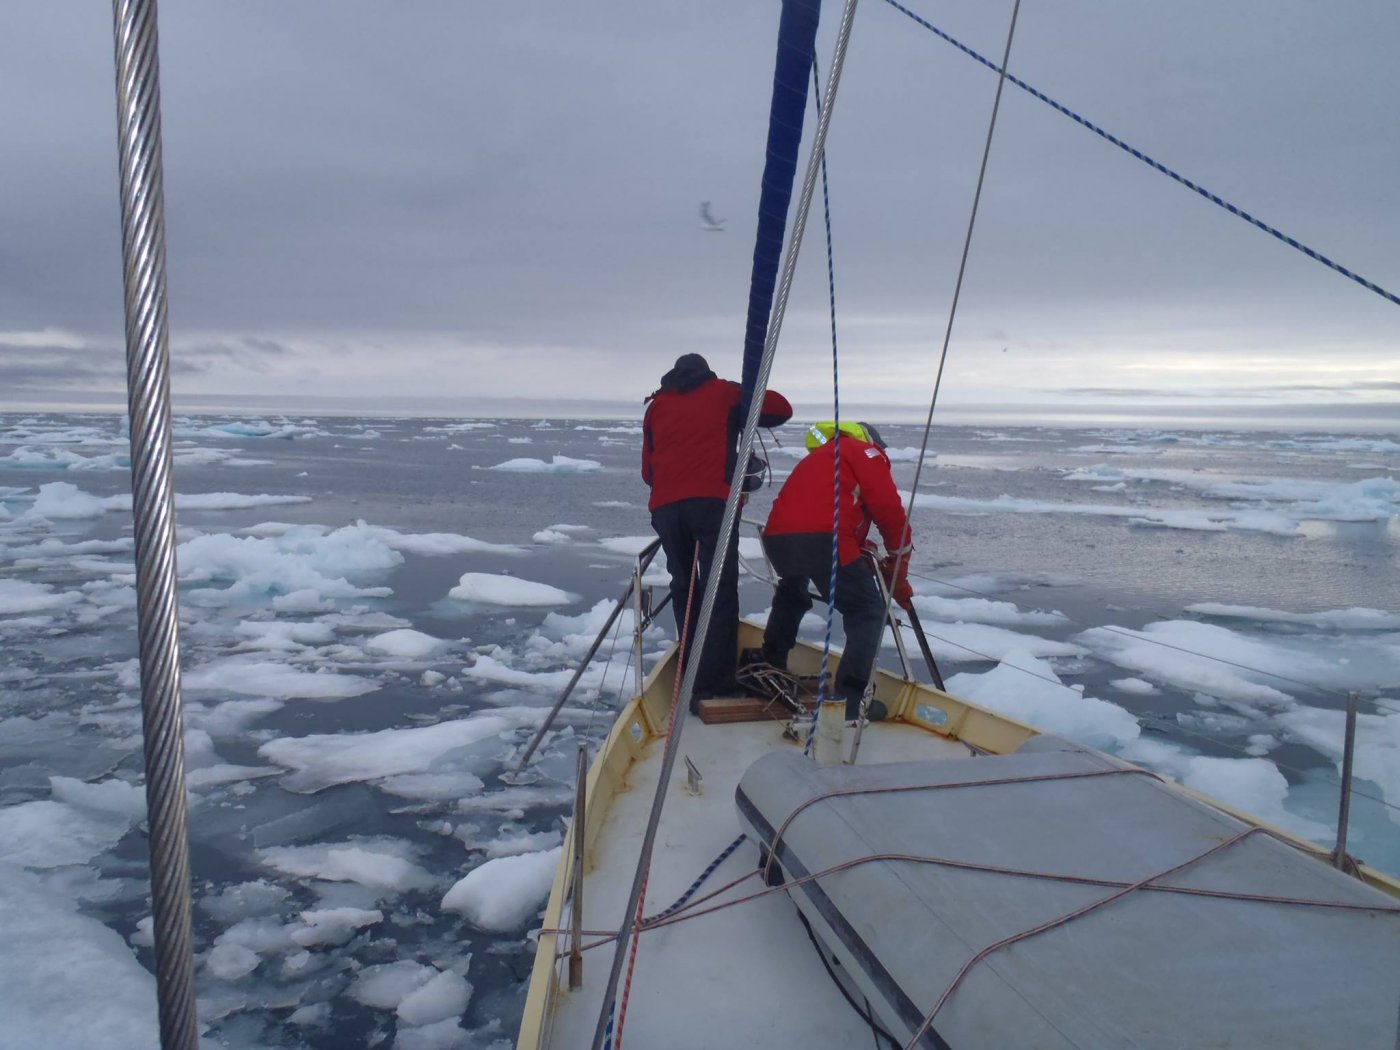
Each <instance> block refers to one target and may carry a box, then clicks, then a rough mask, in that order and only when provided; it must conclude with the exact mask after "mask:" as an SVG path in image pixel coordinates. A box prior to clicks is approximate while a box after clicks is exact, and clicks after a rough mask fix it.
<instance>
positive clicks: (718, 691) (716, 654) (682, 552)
mask: <svg viewBox="0 0 1400 1050" xmlns="http://www.w3.org/2000/svg"><path fill="white" fill-rule="evenodd" d="M739 402H740V388H739V384H738V383H734V382H731V381H729V380H727V379H720V378H719V377H717V376H716V375H715V374H714V372H712V371H711V370H710V366H709V363H708V362H706V360H705V359H704V358H703V357H701V356H700V355H699V354H682V355H681V356H680V357H679V358H677V359H676V364H675V367H674V368H672V369H671V370H670V371H669V372H667V373H666V374H665V375H664V376H662V377H661V386H660V388H659V389H657V390H656V391H655V392H653V393H652V394H651V395H650V396H649V397H648V398H647V409H646V415H645V416H644V417H643V420H642V480H643V481H645V482H646V483H647V486H648V487H649V488H650V489H651V499H650V500H649V501H648V504H647V507H648V509H649V510H650V511H651V525H652V528H654V529H655V530H656V534H657V536H659V537H660V538H661V547H662V549H663V550H664V551H665V552H666V562H667V565H668V566H669V568H670V570H671V606H672V608H673V609H674V610H675V615H676V631H677V637H680V635H681V634H685V636H686V637H687V638H692V639H693V638H694V637H695V632H696V624H695V621H696V618H697V614H698V613H699V611H700V601H701V596H702V595H703V594H704V591H705V581H706V579H707V578H708V576H709V573H710V566H711V565H712V564H713V562H714V559H715V552H716V550H717V548H718V546H719V530H720V524H721V522H722V521H723V518H724V504H725V501H726V500H727V499H728V497H729V486H730V482H731V481H732V479H733V477H734V467H735V460H736V459H737V445H738V436H739V432H740V430H741V429H742V428H743V423H744V420H742V419H740V418H739ZM791 418H792V405H790V404H789V403H788V400H787V398H785V397H783V395H782V394H779V393H778V392H777V391H774V390H769V391H767V392H766V393H765V394H764V395H763V405H762V408H761V412H760V415H759V419H758V423H759V426H764V427H776V426H779V425H781V424H783V423H786V422H787V421H788V420H789V419H791ZM729 539H730V542H729V546H728V550H727V554H726V556H725V557H724V559H723V563H724V569H723V572H722V573H721V575H720V583H719V592H718V593H717V595H716V596H715V605H714V611H713V614H712V616H711V618H710V628H709V631H708V632H707V633H706V638H705V649H704V652H703V653H701V655H700V666H699V667H698V668H697V669H696V674H695V689H694V693H693V695H692V697H691V709H692V710H694V709H695V705H696V703H697V702H698V701H699V700H702V699H704V698H706V697H708V696H727V695H731V694H733V693H734V692H735V691H736V690H737V688H738V687H737V685H736V684H735V681H734V669H735V657H736V650H737V649H738V645H739V559H738V546H739V530H738V527H737V523H736V527H735V529H734V533H733V535H732V536H730V538H729ZM697 544H698V545H699V560H700V568H699V575H698V578H697V579H696V583H695V601H694V607H693V608H689V609H688V608H687V599H688V597H689V595H690V573H691V566H692V564H693V563H694V561H695V556H696V545H697ZM687 620H688V621H689V628H688V631H687V626H686V625H687Z"/></svg>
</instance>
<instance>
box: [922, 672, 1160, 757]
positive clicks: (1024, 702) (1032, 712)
mask: <svg viewBox="0 0 1400 1050" xmlns="http://www.w3.org/2000/svg"><path fill="white" fill-rule="evenodd" d="M948 690H949V692H951V693H953V694H954V695H955V696H961V697H964V698H966V699H968V700H971V701H972V702H973V703H975V704H980V705H982V706H983V707H988V708H991V709H992V710H993V711H999V712H1000V713H1001V714H1004V715H1009V716H1010V717H1011V718H1014V719H1016V720H1017V721H1020V722H1028V723H1030V724H1031V725H1033V726H1035V727H1036V728H1038V729H1042V730H1045V731H1047V732H1051V733H1059V734H1061V735H1063V736H1066V737H1069V738H1070V739H1071V740H1077V741H1079V742H1080V743H1082V744H1088V745H1089V746H1091V747H1098V748H1108V749H1110V750H1118V749H1119V748H1121V747H1122V746H1123V745H1124V744H1127V743H1128V742H1129V741H1132V740H1136V739H1137V737H1138V734H1139V733H1140V732H1141V729H1140V727H1139V726H1138V721H1137V719H1136V718H1134V717H1133V716H1132V715H1131V714H1130V713H1128V712H1127V711H1125V710H1123V708H1121V707H1119V706H1118V705H1117V704H1111V703H1109V702H1108V701H1106V700H1097V699H1095V698H1093V697H1090V696H1084V695H1083V694H1082V693H1080V692H1078V691H1077V690H1075V689H1071V688H1070V687H1069V686H1067V685H1064V684H1063V683H1062V682H1061V681H1060V679H1059V676H1058V675H1056V674H1055V671H1054V669H1053V668H1051V666H1050V665H1049V664H1048V663H1046V662H1045V661H1044V660H1040V659H1037V658H1036V657H1034V656H1032V655H1031V654H1029V653H1027V652H1025V651H1024V650H1023V651H1012V652H1010V653H1007V654H1006V655H1005V656H1004V657H1003V658H1002V660H1001V662H1000V663H999V664H998V665H997V666H996V667H994V668H993V669H992V670H990V671H987V672H985V673H984V674H968V673H963V674H957V675H953V676H952V677H951V678H949V679H948Z"/></svg>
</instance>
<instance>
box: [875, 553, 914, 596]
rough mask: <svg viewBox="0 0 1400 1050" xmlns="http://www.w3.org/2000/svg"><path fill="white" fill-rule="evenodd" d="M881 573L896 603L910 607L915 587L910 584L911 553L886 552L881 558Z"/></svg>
mask: <svg viewBox="0 0 1400 1050" xmlns="http://www.w3.org/2000/svg"><path fill="white" fill-rule="evenodd" d="M880 575H881V576H883V577H884V579H885V587H886V588H887V589H888V590H889V592H890V596H891V597H892V598H893V599H894V601H895V604H896V605H898V606H899V607H900V608H901V609H908V608H909V607H910V605H911V604H913V601H914V588H913V587H911V586H909V555H908V554H907V553H906V554H904V555H897V554H886V555H885V556H884V558H882V559H881V560H880Z"/></svg>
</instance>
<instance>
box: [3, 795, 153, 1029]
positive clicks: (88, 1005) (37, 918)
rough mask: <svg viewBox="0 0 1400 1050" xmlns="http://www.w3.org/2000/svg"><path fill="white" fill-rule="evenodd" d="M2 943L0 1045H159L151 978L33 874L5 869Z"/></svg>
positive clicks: (121, 945)
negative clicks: (1, 1030) (1, 1024)
mask: <svg viewBox="0 0 1400 1050" xmlns="http://www.w3.org/2000/svg"><path fill="white" fill-rule="evenodd" d="M3 812H4V811H3V810H0V813H3ZM0 943H3V944H4V946H5V948H4V951H0V1018H3V1032H0V1045H5V1046H9V1047H14V1048H16V1050H19V1048H27V1047H45V1046H52V1047H62V1046H72V1047H77V1046H81V1047H83V1048H85V1050H136V1048H137V1047H153V1046H157V1045H159V1043H160V1027H159V1024H158V1021H157V1016H156V987H155V978H153V977H152V976H151V975H150V974H149V973H148V972H147V971H146V970H145V968H144V967H142V965H141V964H140V963H139V962H137V961H136V957H135V956H134V955H133V954H132V953H131V949H129V948H128V947H127V946H126V943H125V942H124V941H123V940H122V938H121V935H120V934H118V933H117V932H116V931H115V930H111V929H109V928H108V927H106V926H104V925H103V924H102V923H101V922H99V921H98V920H97V919H93V918H88V917H87V916H84V915H80V914H79V913H78V905H77V902H76V901H74V900H72V899H71V898H69V897H67V896H65V895H63V894H61V893H54V892H52V891H50V890H48V889H47V888H46V887H45V886H44V884H43V882H42V881H41V880H40V879H38V878H36V877H35V876H34V875H31V874H30V873H28V872H26V871H23V870H22V869H20V868H16V867H13V866H11V865H8V864H4V863H0Z"/></svg>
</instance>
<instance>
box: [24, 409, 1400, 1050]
mask: <svg viewBox="0 0 1400 1050" xmlns="http://www.w3.org/2000/svg"><path fill="white" fill-rule="evenodd" d="M883 432H884V436H885V437H886V439H887V440H888V441H889V444H890V454H891V458H892V459H893V460H894V463H895V472H896V479H897V481H898V482H899V484H900V485H901V487H902V488H903V489H904V490H905V492H906V498H908V494H909V492H910V490H911V488H912V487H913V485H914V482H915V475H916V471H917V473H918V488H917V493H916V494H915V495H914V496H913V504H914V507H913V513H912V521H913V529H914V535H915V543H916V549H915V553H914V560H913V574H912V575H913V583H914V587H915V591H916V593H917V597H916V606H917V609H918V611H919V614H920V619H921V620H922V622H923V626H924V628H925V630H926V632H927V635H928V637H929V641H930V643H931V645H932V648H933V651H934V653H935V656H936V658H937V660H938V662H939V664H940V665H941V669H942V672H943V674H944V675H945V677H946V678H947V680H948V684H949V687H950V689H952V690H953V691H954V692H957V693H959V694H961V695H964V696H966V697H968V698H970V699H973V700H975V701H977V702H979V703H983V704H986V705H988V706H991V707H995V708H998V709H1000V710H1003V711H1005V712H1006V713H1008V714H1010V715H1012V716H1014V717H1016V718H1020V719H1024V720H1026V721H1030V722H1032V723H1035V724H1037V725H1039V726H1041V727H1042V728H1045V729H1047V730H1051V731H1055V732H1060V733H1064V734H1066V735H1068V736H1071V737H1073V738H1075V739H1078V740H1081V741H1083V742H1085V743H1088V744H1091V745H1093V746H1096V747H1101V748H1105V749H1107V750H1109V751H1112V752H1114V753H1116V754H1120V755H1123V756H1124V757H1126V758H1129V759H1131V760H1133V761H1136V762H1140V763H1142V764H1144V765H1147V766H1149V767H1151V768H1153V769H1155V770H1157V771H1158V772H1160V773H1163V774H1165V775H1168V776H1171V777H1173V778H1175V779H1178V780H1180V781H1181V782H1183V783H1185V784H1186V785H1188V786H1190V787H1193V788H1197V789H1199V790H1202V791H1205V792H1208V793H1210V794H1212V795H1214V796H1216V797H1218V798H1221V799H1222V800H1224V801H1226V802H1228V803H1231V804H1233V805H1236V806H1238V807H1240V808H1242V809H1245V810H1247V811H1250V812H1253V813H1255V814H1257V815H1259V816H1261V817H1263V818H1265V819H1267V820H1269V821H1272V822H1274V823H1276V824H1279V825H1281V826H1283V827H1285V828H1288V829H1289V830H1292V831H1294V832H1297V833H1298V834H1301V835H1304V836H1306V837H1308V838H1311V839H1313V840H1315V841H1317V842H1319V843H1321V844H1324V845H1330V844H1331V843H1332V841H1333V838H1334V836H1335V833H1336V811H1337V797H1338V796H1337V782H1338V767H1339V764H1340V761H1341V741H1342V734H1343V724H1344V715H1343V711H1344V708H1345V705H1346V699H1347V695H1348V693H1352V692H1354V693H1356V694H1357V695H1358V697H1359V705H1360V718H1359V726H1358V734H1357V749H1356V775H1357V781H1356V788H1357V796H1356V797H1355V798H1354V800H1353V803H1352V809H1351V814H1352V819H1351V828H1350V839H1349V845H1350V849H1351V851H1352V852H1353V853H1355V854H1356V855H1358V856H1360V857H1362V858H1363V859H1365V860H1366V861H1368V862H1370V863H1372V864H1376V865H1378V866H1380V867H1382V868H1386V869H1388V870H1391V871H1395V870H1400V820H1397V818H1400V808H1397V807H1400V686H1397V682H1400V674H1398V673H1397V672H1400V612H1397V607H1396V598H1395V595H1396V594H1397V593H1400V592H1398V591H1397V584H1400V516H1397V515H1400V482H1397V480H1396V477H1397V471H1398V470H1400V440H1397V438H1396V436H1395V435H1386V434H1374V433H1373V434H1356V435H1349V434H1344V433H1333V434H1310V435H1306V436H1298V435H1289V434H1284V433H1267V432H1260V431H1238V432H1237V431H1230V430H1225V429H1217V430H1212V431H1208V430H1169V429H1074V428H1069V427H1062V428H1030V427H1023V428H1016V427H994V428H991V427H982V428H978V427H937V428H935V429H934V431H933V433H932V436H931V439H930V442H929V445H928V448H927V450H926V451H924V452H923V455H922V460H923V465H922V467H920V466H919V461H920V458H921V451H922V450H921V445H922V439H923V434H922V430H921V429H920V428H915V427H907V426H896V425H891V426H888V427H885V428H884V429H883ZM175 437H176V454H175V480H176V486H177V489H178V492H179V498H178V503H177V507H178V514H177V522H178V536H179V541H180V548H179V570H180V577H181V623H182V666H183V669H184V697H185V715H184V717H185V729H186V741H185V745H186V768H187V774H188V780H189V790H190V797H189V802H190V810H189V813H190V846H191V864H192V871H193V880H194V891H195V910H194V918H195V939H196V952H197V967H198V973H197V985H198V992H199V1015H200V1020H201V1023H202V1025H203V1026H204V1034H205V1038H206V1039H207V1041H208V1045H213V1046H220V1045H222V1046H230V1047H263V1046H268V1047H342V1046H371V1045H382V1046H396V1047H401V1048H404V1050H412V1048H415V1047H419V1048H427V1047H457V1046H472V1047H477V1046H485V1047H489V1046H509V1045H511V1044H512V1041H513V1039H512V1037H513V1035H514V1032H515V1028H516V1026H517V1024H518V1015H519V1010H520V1007H521V1004H522V1000H523V995H524V989H525V981H526V978H527V975H528V972H529V969H530V966H531V963H532V961H533V947H534V945H533V941H532V940H531V938H530V929H531V927H532V926H533V925H535V924H536V921H537V918H538V915H539V913H540V910H541V908H542V906H543V903H544V899H545V896H546V895H547V892H548V888H549V884H550V880H551V878H552V875H553V871H554V865H555V860H556V858H557V852H558V848H559V845H560V842H561V840H562V835H561V827H562V819H561V818H564V817H565V816H567V814H568V812H569V808H570V804H571V800H572V796H573V775H574V773H573V770H574V755H575V753H576V741H577V739H578V738H579V737H580V736H582V737H584V738H587V739H588V740H590V741H593V742H596V741H598V740H600V739H601V738H602V737H603V735H604V734H605V733H606V731H607V728H608V726H609V723H610V719H611V717H612V714H613V712H614V711H615V710H616V709H617V706H618V705H619V703H620V702H621V701H622V700H623V699H624V698H625V697H626V696H627V695H628V694H629V692H630V691H631V684H632V682H633V681H634V672H635V669H634V668H633V667H632V666H631V664H630V650H629V645H628V638H629V635H630V631H631V620H630V614H628V615H624V616H623V617H622V623H621V624H620V627H621V634H620V635H618V636H616V640H613V636H610V640H609V641H608V642H606V643H605V644H604V645H603V646H602V648H601V649H600V651H599V654H598V656H597V657H596V658H595V659H594V661H593V663H592V664H591V665H590V667H589V669H588V671H587V672H586V673H585V675H584V676H583V678H582V680H581V683H580V686H579V688H578V689H577V690H576V691H575V692H574V694H573V698H572V700H571V702H570V704H569V705H568V706H566V707H565V709H564V712H563V714H562V716H561V718H560V719H559V721H558V722H556V724H555V728H554V730H553V732H552V734H551V736H550V737H549V738H548V739H547V741H546V743H545V745H544V747H543V748H542V749H541V752H540V754H539V756H538V757H537V760H536V762H535V764H534V773H533V775H532V777H531V778H530V779H529V782H528V783H523V784H522V783H511V782H509V780H510V778H508V777H506V776H504V775H503V774H505V773H506V772H507V771H508V770H509V769H511V768H512V767H513V766H514V764H515V761H516V759H517V758H518V756H519V755H520V753H521V751H522V748H523V746H524V745H525V743H526V742H527V741H528V739H529V737H530V736H531V735H532V733H533V732H534V731H535V730H536V728H537V727H538V726H539V725H540V724H541V720H542V717H543V714H544V712H545V711H546V710H547V709H548V707H549V705H550V704H551V703H552V702H553V701H554V699H555V698H556V697H557V696H558V694H559V692H560V690H561V689H562V688H563V686H564V684H565V683H566V682H567V681H568V678H569V676H570V674H571V673H572V671H573V669H574V667H575V666H576V665H577V662H578V661H579V660H580V659H581V658H582V657H583V656H584V654H585V653H586V652H587V650H588V647H589V645H590V644H591V643H592V641H593V640H594V637H595V636H596V635H597V634H598V632H599V631H600V630H601V629H602V627H603V625H604V623H605V620H606V617H607V614H608V612H609V611H610V610H611V608H612V605H613V603H614V602H615V601H616V599H617V598H618V596H619V595H620V594H621V593H622V591H623V589H624V587H625V586H626V583H627V580H628V579H629V577H630V574H631V571H632V566H633V559H634V556H635V554H636V553H637V551H639V550H640V549H641V548H642V547H643V546H644V545H645V544H646V543H647V542H648V541H649V539H650V538H651V532H650V528H649V522H648V515H647V511H646V497H647V492H646V489H645V487H644V485H643V484H642V482H641V479H640V475H639V470H638V466H639V451H640V443H641V432H640V428H639V426H638V425H637V422H636V420H620V421H596V420H569V419H559V418H552V419H531V420H507V419H482V420H469V421H461V420H418V419H415V420H408V419H399V420H390V419H345V418H305V419H303V418H295V419H284V418H266V417H256V416H249V417H189V418H181V419H177V421H176V424H175ZM802 454H803V450H802V445H801V433H800V430H798V429H797V428H796V427H789V428H785V429H780V430H779V431H778V433H777V439H776V441H774V440H771V439H770V440H769V442H768V447H767V458H768V460H769V462H770V464H771V465H772V468H773V479H772V482H773V487H770V488H766V489H764V490H762V491H760V492H759V493H757V494H755V496H754V497H753V498H752V499H751V501H750V503H749V505H748V507H747V509H746V511H745V518H746V521H747V522H748V524H746V525H745V527H744V539H743V541H742V544H741V554H742V555H743V559H744V562H745V565H746V570H748V569H751V570H752V571H751V572H750V571H746V572H745V573H744V574H743V575H742V583H741V587H740V600H741V604H742V606H743V608H744V611H745V612H746V614H750V615H754V616H757V617H759V618H760V619H761V618H762V617H763V616H764V615H766V612H767V609H768V607H769V604H770V600H771V588H770V586H769V585H768V584H767V583H766V582H765V581H764V580H762V579H761V578H760V574H761V573H762V572H763V571H764V565H763V561H762V555H761V549H760V547H759V545H758V543H757V540H756V532H755V530H754V526H753V524H752V523H753V522H761V521H762V519H763V517H764V515H765V513H766V509H767V506H768V505H769V504H770V503H771V500H772V497H773V494H774V492H775V491H776V487H777V486H780V485H781V483H782V480H783V478H784V477H785V476H786V474H787V473H788V472H789V471H790V470H791V467H792V465H793V464H794V463H795V462H796V461H797V459H798V458H800V456H801V455H802ZM128 466H129V464H128V460H127V446H126V436H125V433H124V430H123V426H122V421H121V420H120V419H119V418H117V417H113V416H99V415H85V416H59V415H34V416H23V417H21V416H13V415H12V416H7V417H0V646H3V655H0V942H2V943H3V944H4V946H5V949H4V951H3V952H0V1016H3V1017H4V1018H5V1024H4V1025H3V1026H0V1046H15V1047H21V1046H24V1047H27V1046H38V1045H60V1044H62V1045H70V1044H71V1045H84V1046H87V1047H128V1046H131V1047H135V1046H142V1047H146V1046H151V1045H154V1044H155V1042H156V1035H155V1032H156V1027H155V1025H156V1022H155V1005H154V1004H155V991H154V981H153V978H152V977H151V975H150V970H151V969H152V967H153V958H152V950H151V944H152V939H151V920H150V918H149V909H150V903H149V896H148V884H147V877H148V876H147V861H146V849H147V839H146V827H145V811H144V792H143V789H142V757H141V738H140V724H141V715H140V698H139V671H138V668H137V665H136V662H135V656H136V637H135V615H136V612H135V606H136V595H135V587H134V569H133V564H132V557H133V556H132V541H131V522H130V503H131V501H130V489H129V479H128ZM665 580H666V575H665V573H664V569H663V568H662V566H661V565H660V564H658V566H657V567H655V568H654V569H653V570H652V572H651V573H650V574H649V576H648V582H649V583H650V584H652V585H655V586H656V587H657V588H658V593H660V592H662V591H664V587H665ZM825 627H826V624H825V609H824V608H823V607H821V606H820V605H819V606H817V608H816V609H814V610H813V612H812V613H811V614H809V616H808V618H807V620H806V621H804V633H805V634H806V635H807V636H808V637H810V638H814V639H815V638H820V637H821V636H822V634H823V633H824V631H825ZM672 635H673V629H672V622H671V620H670V618H669V615H667V616H665V617H663V619H662V621H660V622H658V623H657V624H655V625H653V626H651V627H650V628H649V629H648V630H647V632H646V636H645V641H644V651H645V658H644V659H645V662H646V663H647V664H648V665H650V664H651V663H652V662H654V661H655V660H656V659H657V658H658V657H659V656H660V655H661V653H662V652H664V650H665V647H666V645H667V644H668V643H669V641H670V639H671V637H672ZM835 637H836V641H837V643H838V644H839V641H840V630H839V620H838V622H837V624H836V632H835ZM905 642H906V649H907V650H908V651H909V652H910V653H912V654H915V657H914V659H915V664H914V667H913V669H912V670H913V673H914V674H915V675H916V676H918V677H926V671H925V669H924V668H923V667H922V665H921V663H920V662H919V661H918V658H917V654H918V651H919V650H918V647H917V641H916V639H915V638H914V637H913V636H912V634H908V633H907V629H906V638H905ZM881 658H882V661H883V662H884V663H886V664H887V665H889V666H891V667H894V666H897V663H898V655H897V651H896V649H895V647H894V645H893V636H892V635H887V637H886V644H885V649H884V651H883V653H882V657H881Z"/></svg>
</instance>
